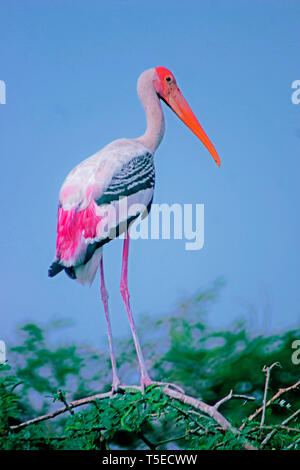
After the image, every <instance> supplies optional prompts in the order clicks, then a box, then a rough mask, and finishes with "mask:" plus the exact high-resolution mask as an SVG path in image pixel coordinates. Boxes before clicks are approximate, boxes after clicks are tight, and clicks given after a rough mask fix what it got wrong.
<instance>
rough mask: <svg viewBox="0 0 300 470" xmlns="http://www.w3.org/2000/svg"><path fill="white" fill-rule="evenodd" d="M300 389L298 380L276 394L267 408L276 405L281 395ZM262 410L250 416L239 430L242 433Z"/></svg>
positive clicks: (259, 409)
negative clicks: (275, 402)
mask: <svg viewBox="0 0 300 470" xmlns="http://www.w3.org/2000/svg"><path fill="white" fill-rule="evenodd" d="M298 387H300V380H298V382H296V383H295V384H294V385H291V386H290V387H287V388H280V389H279V390H278V392H277V393H275V395H274V396H273V397H272V398H270V400H269V401H268V402H267V403H266V408H267V407H268V406H270V405H271V404H272V403H274V401H275V400H277V398H279V397H281V395H283V394H284V393H287V392H290V391H291V390H295V389H296V388H298ZM262 410H263V406H261V407H260V408H258V409H257V410H256V411H255V412H254V413H253V414H252V415H251V416H249V418H248V419H247V420H246V421H244V423H243V424H242V425H241V427H240V429H239V430H240V431H242V430H243V429H244V427H245V426H246V424H247V423H248V422H249V421H252V420H253V419H254V418H256V416H257V415H259V414H260V413H261V412H262Z"/></svg>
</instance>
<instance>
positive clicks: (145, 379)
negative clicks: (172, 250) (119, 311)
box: [120, 232, 153, 388]
mask: <svg viewBox="0 0 300 470" xmlns="http://www.w3.org/2000/svg"><path fill="white" fill-rule="evenodd" d="M128 254H129V233H128V232H127V233H126V238H125V240H124V248H123V261H122V274H121V284H120V291H121V295H122V297H123V300H124V303H125V307H126V310H127V315H128V318H129V323H130V328H131V332H132V336H133V341H134V344H135V349H136V352H137V356H138V360H139V366H140V372H141V385H142V387H143V388H144V387H147V386H148V385H150V384H152V383H153V382H152V380H151V379H150V377H149V375H148V372H147V369H146V366H145V361H144V357H143V353H142V350H141V346H140V343H139V339H138V336H137V332H136V328H135V324H134V320H133V316H132V313H131V308H130V302H129V292H128V283H127V272H128Z"/></svg>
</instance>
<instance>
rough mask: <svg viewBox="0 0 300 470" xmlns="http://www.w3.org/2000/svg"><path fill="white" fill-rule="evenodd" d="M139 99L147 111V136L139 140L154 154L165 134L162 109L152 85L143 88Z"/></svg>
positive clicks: (144, 135)
mask: <svg viewBox="0 0 300 470" xmlns="http://www.w3.org/2000/svg"><path fill="white" fill-rule="evenodd" d="M139 97H140V100H141V102H142V105H143V106H144V109H145V113H146V121H147V128H146V132H145V134H143V135H142V136H141V137H139V138H138V139H137V140H138V141H139V142H141V143H142V144H143V145H145V147H147V148H148V149H149V150H150V151H151V152H152V153H154V152H155V150H156V149H157V147H158V146H159V144H160V143H161V141H162V138H163V136H164V133H165V119H164V115H163V111H162V107H161V104H160V100H159V98H158V96H157V94H156V91H155V90H154V87H153V86H152V83H151V85H150V86H149V85H148V86H147V87H143V88H142V90H141V91H140V93H139Z"/></svg>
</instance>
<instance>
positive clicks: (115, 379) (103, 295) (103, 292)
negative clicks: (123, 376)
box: [100, 254, 120, 391]
mask: <svg viewBox="0 0 300 470" xmlns="http://www.w3.org/2000/svg"><path fill="white" fill-rule="evenodd" d="M100 276H101V298H102V302H103V305H104V311H105V318H106V322H107V330H108V341H109V350H110V358H111V365H112V373H113V382H112V389H113V391H116V390H117V389H118V387H119V385H120V380H119V377H118V374H117V366H116V360H115V353H114V347H113V339H112V332H111V325H110V319H109V311H108V292H107V290H106V287H105V282H104V271H103V254H102V255H101V260H100Z"/></svg>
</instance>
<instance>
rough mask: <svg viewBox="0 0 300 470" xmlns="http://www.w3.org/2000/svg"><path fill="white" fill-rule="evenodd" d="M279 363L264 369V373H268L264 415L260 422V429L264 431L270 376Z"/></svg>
mask: <svg viewBox="0 0 300 470" xmlns="http://www.w3.org/2000/svg"><path fill="white" fill-rule="evenodd" d="M279 365H280V364H279V362H274V363H273V364H272V365H271V366H270V367H266V366H264V367H263V369H262V370H263V372H265V373H266V382H265V390H264V399H263V409H262V415H261V421H260V427H261V429H262V427H263V425H264V424H265V417H266V404H267V396H268V388H269V382H270V375H271V370H272V369H273V367H275V366H279Z"/></svg>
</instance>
